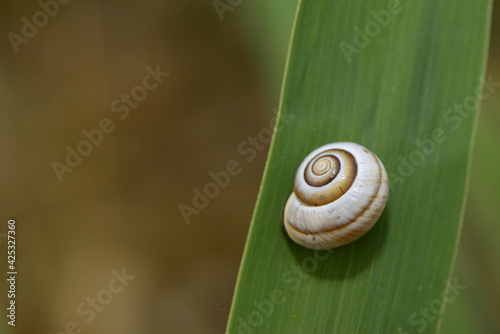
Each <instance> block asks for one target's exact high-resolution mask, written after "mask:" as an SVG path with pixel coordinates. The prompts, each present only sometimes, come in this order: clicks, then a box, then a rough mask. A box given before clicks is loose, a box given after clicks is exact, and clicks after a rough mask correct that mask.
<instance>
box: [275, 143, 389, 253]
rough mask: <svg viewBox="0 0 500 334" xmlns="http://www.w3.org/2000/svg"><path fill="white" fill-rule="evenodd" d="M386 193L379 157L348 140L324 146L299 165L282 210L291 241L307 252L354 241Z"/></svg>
mask: <svg viewBox="0 0 500 334" xmlns="http://www.w3.org/2000/svg"><path fill="white" fill-rule="evenodd" d="M388 193H389V185H388V179H387V173H386V171H385V168H384V165H383V164H382V162H381V161H380V159H379V158H378V157H377V156H376V155H375V154H374V153H373V152H371V151H369V150H368V149H366V148H365V147H363V146H361V145H358V144H355V143H349V142H341V143H332V144H328V145H325V146H322V147H320V148H318V149H316V150H314V151H313V152H312V153H310V154H309V155H308V156H307V157H306V159H305V160H304V161H303V162H302V164H301V165H300V167H299V169H298V170H297V173H296V176H295V183H294V190H293V192H292V194H291V195H290V197H289V198H288V200H287V202H286V205H285V208H284V210H283V224H284V226H285V230H286V232H287V233H288V235H289V236H290V238H291V239H292V240H293V241H295V242H296V243H298V244H299V245H302V246H304V247H307V248H313V249H331V248H335V247H339V246H342V245H345V244H347V243H349V242H351V241H354V240H356V239H358V238H360V237H361V236H363V235H364V234H365V233H366V232H368V231H369V230H370V229H371V228H372V226H373V225H374V224H375V223H376V222H377V220H378V218H379V217H380V215H381V214H382V211H383V210H384V208H385V203H386V201H387V196H388Z"/></svg>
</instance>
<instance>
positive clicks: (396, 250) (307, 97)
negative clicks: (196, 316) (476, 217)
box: [227, 0, 495, 333]
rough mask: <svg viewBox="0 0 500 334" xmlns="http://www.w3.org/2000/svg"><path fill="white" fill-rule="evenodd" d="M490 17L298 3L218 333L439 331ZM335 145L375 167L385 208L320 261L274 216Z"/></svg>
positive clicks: (375, 4) (480, 9)
mask: <svg viewBox="0 0 500 334" xmlns="http://www.w3.org/2000/svg"><path fill="white" fill-rule="evenodd" d="M490 12H491V2H490V1H488V0H479V1H465V0H463V1H451V0H444V1H430V0H427V1H401V2H399V1H395V0H391V1H387V0H385V1H382V0H376V1H373V0H372V1H368V0H365V1H343V2H342V1H331V0H322V1H319V0H314V1H313V0H311V1H301V2H300V3H299V8H298V12H297V17H296V22H295V25H294V32H293V37H292V43H291V47H290V51H289V59H288V64H287V69H286V75H285V80H284V84H283V91H282V97H281V106H280V117H279V121H278V124H277V127H276V132H275V134H274V137H273V142H272V145H271V150H270V153H269V157H268V162H267V166H266V169H265V173H264V178H263V183H262V187H261V190H260V194H259V198H258V201H257V206H256V209H255V213H254V217H253V220H252V223H251V227H250V232H249V236H248V240H247V244H246V247H245V252H244V256H243V260H242V264H241V268H240V273H239V277H238V282H237V286H236V291H235V296H234V300H233V305H232V309H231V314H230V319H229V323H228V329H227V332H228V333H417V332H421V333H435V332H437V330H438V329H439V323H440V319H441V315H442V313H443V308H444V307H445V306H446V304H447V303H450V302H452V301H453V300H454V297H455V298H456V296H457V295H459V294H460V293H461V291H462V290H461V289H462V287H461V284H460V282H459V281H457V280H456V279H454V278H453V277H449V275H450V272H451V269H452V265H453V260H454V257H455V252H456V248H457V241H458V237H459V233H460V227H461V221H462V212H463V206H464V199H465V193H466V180H467V175H468V170H469V158H470V152H471V147H472V145H471V143H472V139H473V132H474V124H475V122H476V110H477V107H478V104H479V103H480V100H481V99H478V98H476V97H475V96H476V93H477V92H479V91H478V88H483V90H484V93H486V92H488V89H495V88H494V87H493V88H492V87H491V85H486V86H484V85H483V84H482V83H481V82H482V79H481V78H482V76H483V71H484V66H485V56H486V50H487V47H486V46H487V40H488V31H489V20H490ZM483 81H486V82H487V81H488V80H487V77H486V79H484V80H483ZM483 86H484V87H483ZM338 141H353V142H357V143H359V144H361V145H364V146H366V147H368V148H369V149H371V150H372V151H374V152H375V153H376V154H377V155H378V156H379V158H380V159H381V160H382V161H383V163H384V165H385V167H386V169H387V171H388V173H389V179H390V195H389V201H388V203H387V207H386V209H385V212H384V213H383V215H382V217H381V218H380V220H379V221H378V222H377V224H376V225H375V227H374V228H373V229H372V230H371V231H370V232H368V233H367V234H366V235H365V236H364V237H362V238H361V239H359V240H357V241H355V242H353V243H351V244H348V245H345V246H342V247H340V248H337V249H334V250H333V251H330V252H325V251H323V252H317V251H313V250H309V249H306V248H303V247H301V246H298V245H296V244H294V243H293V242H292V241H291V240H289V239H288V237H287V236H286V233H284V231H283V228H282V226H281V213H282V209H283V205H284V203H285V201H286V199H287V197H288V196H289V194H290V192H291V191H292V188H293V180H294V175H295V172H296V169H297V167H298V166H299V164H300V162H301V161H302V160H303V159H304V158H305V156H306V155H307V154H308V153H310V152H311V151H312V150H313V149H315V148H317V147H319V146H320V145H323V144H326V143H330V142H338ZM447 282H448V283H447ZM446 289H448V292H447V297H445V291H446Z"/></svg>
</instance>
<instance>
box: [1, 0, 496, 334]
mask: <svg viewBox="0 0 500 334" xmlns="http://www.w3.org/2000/svg"><path fill="white" fill-rule="evenodd" d="M49 2H50V1H49ZM295 5H296V0H294V1H284V0H279V1H273V2H271V1H267V2H266V1H264V0H253V1H246V0H245V1H242V2H241V3H240V4H239V5H236V6H231V7H233V8H232V11H226V12H225V13H224V14H223V18H224V19H223V20H221V17H220V16H219V15H218V13H217V11H216V10H215V8H214V5H213V2H212V1H210V0H206V1H201V0H198V1H196V0H190V1H157V0H145V1H141V2H139V1H97V0H87V1H78V0H73V1H70V2H68V3H67V4H64V5H62V4H61V5H59V11H58V13H57V14H55V15H54V17H51V18H50V19H49V20H48V22H47V24H46V25H44V26H42V27H40V28H39V29H38V32H37V33H36V35H35V36H34V37H32V38H30V39H28V41H27V42H26V43H23V44H20V45H19V46H18V47H19V52H17V53H16V52H15V51H14V48H13V47H12V45H11V43H10V42H9V39H8V37H7V36H8V33H10V32H13V33H16V34H18V35H21V33H22V32H21V29H22V26H23V24H24V23H23V21H22V18H23V17H27V18H29V20H30V21H32V19H31V18H32V16H33V14H35V13H36V12H38V11H40V10H41V7H40V4H39V3H38V2H37V1H14V0H4V1H2V2H1V3H0V31H2V32H3V34H4V36H5V38H3V39H2V40H1V42H0V43H1V48H0V65H1V67H0V68H1V70H0V108H1V110H2V112H1V113H0V148H1V152H2V155H1V157H2V161H1V163H0V182H1V184H2V191H1V192H0V196H1V198H0V207H1V208H2V210H1V214H2V219H1V221H2V223H1V225H0V233H6V230H7V220H8V219H9V218H11V217H14V218H15V219H16V220H17V246H18V247H17V266H18V272H19V274H18V277H17V303H18V304H17V305H18V309H17V326H16V327H15V328H10V327H9V328H7V326H6V325H5V322H4V321H2V324H0V330H9V331H10V332H13V333H14V332H15V333H53V334H55V333H60V332H63V331H64V330H65V326H66V325H67V324H68V322H71V321H74V322H76V323H77V324H78V326H79V328H81V330H82V333H98V334H100V333H122V334H127V333H222V332H223V331H224V329H225V325H226V321H227V317H228V313H229V309H230V305H231V298H232V294H233V289H234V285H235V281H236V277H237V272H238V267H239V263H240V259H241V256H242V252H243V248H244V243H245V238H246V234H247V231H248V227H249V223H250V220H251V216H252V210H253V206H254V204H255V200H256V198H257V192H258V189H259V184H260V179H261V176H262V172H263V169H264V164H265V159H266V155H267V150H268V147H267V146H266V147H263V148H262V150H261V151H258V152H257V154H256V157H255V159H254V160H252V161H251V162H246V161H245V159H244V157H243V156H241V155H240V154H239V153H238V150H237V148H238V145H240V144H241V143H242V142H244V141H247V140H248V137H249V136H255V135H257V134H258V132H259V131H260V130H261V129H263V128H267V127H269V122H270V120H271V119H272V117H273V109H276V108H277V107H278V103H279V91H280V86H281V80H282V76H283V70H284V64H285V58H286V52H287V48H288V41H289V36H290V30H291V26H292V22H293V16H294V12H295ZM492 22H493V26H492V34H491V47H490V53H489V61H488V68H487V73H488V74H491V75H492V77H493V78H494V80H495V81H500V48H499V45H498V41H499V40H500V24H499V22H500V10H499V9H497V8H495V9H494V13H493V19H492ZM363 52H369V50H365V51H363ZM458 56H460V55H457V57H458ZM157 64H159V66H160V69H161V70H162V71H165V72H169V73H170V75H169V76H168V78H166V79H165V80H164V81H163V82H162V83H161V84H160V85H159V86H158V87H157V88H156V89H154V90H152V91H150V92H149V93H148V96H147V98H145V99H144V101H142V102H140V103H139V105H138V106H137V107H136V108H135V109H131V112H130V114H129V116H128V117H127V118H125V119H123V120H120V119H119V118H118V115H117V114H115V113H113V112H112V110H111V103H112V101H114V100H115V99H117V98H120V96H121V94H124V93H125V94H129V93H130V91H131V90H132V88H134V87H135V86H137V85H141V84H142V80H143V78H144V76H145V75H146V74H147V72H146V70H145V68H146V67H147V66H150V67H152V68H155V67H156V65H157ZM499 108H500V90H497V91H495V93H494V96H492V97H491V98H489V99H488V100H486V101H484V103H483V106H482V110H481V114H480V118H479V124H478V127H477V138H476V140H475V143H474V156H473V160H472V173H471V179H470V193H469V196H468V199H467V205H466V209H465V221H464V228H463V233H462V237H461V241H460V247H459V252H458V255H457V263H456V265H455V269H454V270H455V275H456V276H457V277H458V281H459V282H460V283H461V284H463V285H466V286H467V289H466V290H465V291H464V292H463V293H462V294H461V295H460V296H459V298H457V300H456V302H454V303H452V304H450V305H449V306H448V307H447V310H446V314H445V316H444V319H443V322H442V333H488V334H489V333H492V334H493V333H500V318H498V314H500V266H499V265H498V264H499V263H500V250H499V243H498V238H499V235H500V224H499V223H500V216H499V214H498V208H499V204H500V191H499V189H500V176H499V173H498V172H499V166H500V154H499V153H500V150H499V148H498V145H499V144H500V131H498V127H499V125H500V114H499ZM103 118H110V119H111V120H112V122H113V124H114V125H115V129H114V131H113V132H112V133H110V134H105V135H104V138H103V141H102V143H101V144H100V145H98V146H96V147H94V148H93V151H92V153H91V154H90V155H88V156H87V157H84V158H83V160H82V162H81V163H80V164H79V165H78V166H77V167H75V168H74V170H73V172H71V173H66V174H64V176H63V181H62V182H59V180H58V178H57V177H56V175H55V173H54V170H53V168H52V163H53V162H54V161H58V162H60V163H64V159H65V156H66V154H67V151H66V146H67V145H69V146H71V147H72V148H76V145H77V144H78V142H80V141H81V140H82V139H85V137H84V135H83V134H82V130H84V129H87V130H91V129H94V128H96V127H97V126H98V124H99V122H100V121H101V120H102V119H103ZM230 160H236V161H238V162H240V163H241V166H242V172H241V173H240V174H239V175H237V176H234V177H232V178H231V181H230V184H229V185H228V186H227V187H226V188H224V189H222V190H221V191H220V194H219V195H218V196H216V197H215V198H213V199H211V200H210V202H209V204H208V205H207V207H206V208H204V209H203V210H201V211H200V213H199V214H198V215H193V216H191V217H190V218H191V219H190V224H186V222H185V221H184V220H183V217H182V215H181V213H180V211H179V204H181V203H185V204H189V205H191V204H192V199H193V196H194V193H193V189H194V188H198V189H201V188H203V187H204V185H205V184H206V183H207V182H210V181H211V178H210V175H209V173H210V172H211V171H213V172H217V171H220V170H223V169H225V168H226V164H227V163H228V161H230ZM443 191H446V189H443ZM0 237H2V238H1V239H0V240H1V243H0V249H1V252H2V254H4V255H2V259H4V258H6V256H5V254H6V242H5V235H0ZM122 268H125V271H126V273H127V274H128V275H132V276H135V278H134V279H133V280H132V281H130V282H129V284H128V285H127V286H126V287H125V288H124V289H123V291H121V292H120V293H117V294H114V295H113V297H112V300H111V301H110V302H109V304H107V305H105V306H104V307H103V309H102V310H101V311H100V312H96V315H95V319H93V320H92V321H90V323H86V322H85V321H84V317H81V316H79V315H78V314H77V313H76V309H77V307H78V305H79V304H80V303H82V302H86V300H87V298H89V297H91V298H92V297H96V296H97V294H99V293H100V291H101V290H102V289H106V287H107V286H108V282H109V281H110V279H111V278H112V277H113V274H112V270H114V269H115V270H118V271H121V270H122ZM0 287H1V291H2V292H1V295H2V298H1V305H0V306H1V308H2V309H3V310H5V307H6V298H5V291H6V290H5V288H6V285H5V281H3V280H2V283H1V285H0ZM2 314H4V313H2ZM2 318H4V320H5V317H4V316H2Z"/></svg>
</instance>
